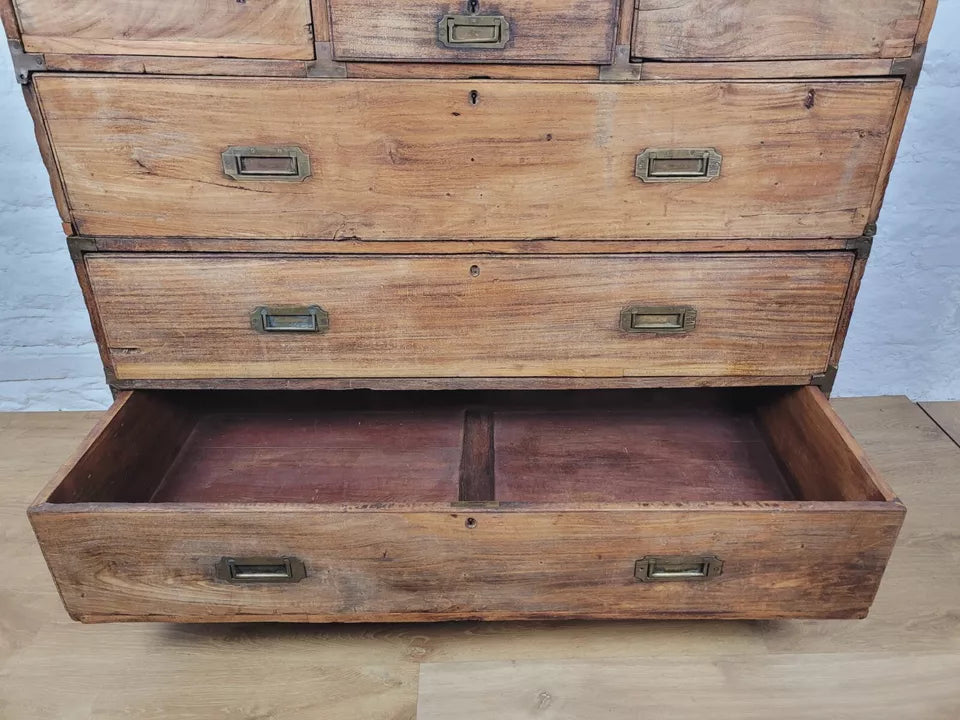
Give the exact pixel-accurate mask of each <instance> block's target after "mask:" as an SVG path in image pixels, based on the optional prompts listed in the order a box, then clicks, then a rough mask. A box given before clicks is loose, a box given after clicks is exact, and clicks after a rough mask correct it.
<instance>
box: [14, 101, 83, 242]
mask: <svg viewBox="0 0 960 720" xmlns="http://www.w3.org/2000/svg"><path fill="white" fill-rule="evenodd" d="M23 99H24V101H25V102H26V104H27V110H28V111H29V112H30V119H31V120H32V121H33V135H34V137H35V138H36V139H37V148H38V149H39V150H40V159H41V160H43V166H44V168H46V170H47V174H48V175H49V176H50V190H51V191H52V192H53V201H54V204H55V205H56V207H57V214H58V215H59V216H60V221H61V222H62V224H63V230H64V232H65V233H66V234H67V235H72V234H73V225H72V222H71V213H70V205H69V203H68V201H67V194H66V190H65V189H64V187H63V182H62V179H61V178H62V175H61V173H60V168H59V166H58V165H57V158H56V154H55V153H54V151H53V146H52V145H51V144H50V135H49V133H48V132H47V125H46V121H45V119H44V117H43V110H42V109H41V106H40V98H39V97H38V96H37V92H36V88H35V87H34V86H33V85H32V84H27V85H24V86H23Z"/></svg>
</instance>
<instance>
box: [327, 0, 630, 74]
mask: <svg viewBox="0 0 960 720" xmlns="http://www.w3.org/2000/svg"><path fill="white" fill-rule="evenodd" d="M619 7H620V3H619V1H618V0H592V1H591V2H582V1H581V0H499V1H498V2H497V3H496V4H495V5H492V4H488V3H487V2H486V0H481V2H480V3H479V13H478V14H479V15H481V16H483V15H501V16H503V17H504V18H505V19H506V22H507V23H508V24H509V36H510V39H509V41H508V42H507V44H506V46H505V47H503V48H489V49H486V48H456V47H446V46H445V45H443V44H442V43H441V42H439V41H438V36H437V24H438V22H439V21H440V19H441V18H442V17H444V16H445V15H447V14H454V15H457V14H467V10H466V3H464V2H459V1H458V2H450V0H439V1H438V0H395V1H394V2H390V3H381V4H379V5H376V6H374V5H371V4H370V2H368V0H331V2H330V19H331V27H332V37H333V48H334V54H335V55H336V56H337V57H338V58H341V59H344V60H381V59H382V60H426V61H432V62H553V63H585V64H591V63H605V62H609V61H610V58H611V55H612V53H613V42H614V34H615V32H616V24H617V11H618V9H619Z"/></svg>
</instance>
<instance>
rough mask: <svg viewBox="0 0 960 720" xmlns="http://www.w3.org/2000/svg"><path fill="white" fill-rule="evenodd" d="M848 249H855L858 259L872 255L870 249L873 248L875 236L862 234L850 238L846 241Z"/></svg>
mask: <svg viewBox="0 0 960 720" xmlns="http://www.w3.org/2000/svg"><path fill="white" fill-rule="evenodd" d="M845 247H846V248H847V250H853V251H854V252H855V253H856V254H857V259H858V260H860V259H864V258H868V257H870V251H871V250H872V249H873V236H872V235H861V236H860V237H858V238H850V239H849V240H847V242H846V243H845Z"/></svg>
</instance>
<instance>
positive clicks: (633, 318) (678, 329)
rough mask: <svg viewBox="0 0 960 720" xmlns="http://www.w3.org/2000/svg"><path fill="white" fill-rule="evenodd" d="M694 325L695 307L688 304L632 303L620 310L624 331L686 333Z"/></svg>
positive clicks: (695, 322)
mask: <svg viewBox="0 0 960 720" xmlns="http://www.w3.org/2000/svg"><path fill="white" fill-rule="evenodd" d="M696 326H697V309H696V308H694V307H692V306H690V305H632V306H630V307H626V308H624V309H623V310H621V311H620V329H621V330H622V331H623V332H626V333H654V334H673V333H686V332H690V331H691V330H693V329H694V328H695V327H696Z"/></svg>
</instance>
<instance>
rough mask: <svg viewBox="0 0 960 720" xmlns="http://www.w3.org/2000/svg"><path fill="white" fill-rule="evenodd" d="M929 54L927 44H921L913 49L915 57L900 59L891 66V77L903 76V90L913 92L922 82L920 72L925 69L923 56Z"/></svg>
mask: <svg viewBox="0 0 960 720" xmlns="http://www.w3.org/2000/svg"><path fill="white" fill-rule="evenodd" d="M926 52H927V44H926V43H919V44H918V45H917V46H916V47H914V49H913V55H911V56H910V57H906V58H898V59H896V60H894V61H893V62H892V63H891V65H890V74H891V75H902V76H903V89H904V90H913V89H914V88H915V87H917V83H918V82H920V71H921V69H923V56H924V55H925V54H926Z"/></svg>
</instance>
